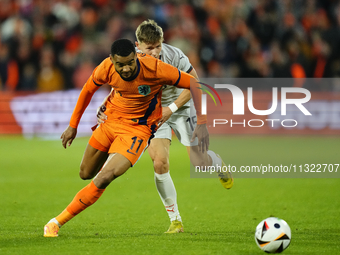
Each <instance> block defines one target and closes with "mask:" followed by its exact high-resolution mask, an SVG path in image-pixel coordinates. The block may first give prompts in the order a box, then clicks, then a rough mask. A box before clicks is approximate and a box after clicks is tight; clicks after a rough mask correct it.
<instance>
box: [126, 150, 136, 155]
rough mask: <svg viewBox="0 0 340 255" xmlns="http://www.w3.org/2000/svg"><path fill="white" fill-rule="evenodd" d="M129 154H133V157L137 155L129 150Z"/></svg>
mask: <svg viewBox="0 0 340 255" xmlns="http://www.w3.org/2000/svg"><path fill="white" fill-rule="evenodd" d="M127 152H128V153H130V154H132V155H136V154H135V153H133V152H131V151H130V149H128V150H127Z"/></svg>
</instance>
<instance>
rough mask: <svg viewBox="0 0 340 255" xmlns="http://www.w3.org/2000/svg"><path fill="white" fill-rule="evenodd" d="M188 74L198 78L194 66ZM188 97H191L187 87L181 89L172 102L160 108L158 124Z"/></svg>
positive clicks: (185, 101)
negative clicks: (160, 116) (160, 115)
mask: <svg viewBox="0 0 340 255" xmlns="http://www.w3.org/2000/svg"><path fill="white" fill-rule="evenodd" d="M189 74H191V75H192V76H194V77H195V78H196V79H197V80H198V75H197V73H196V71H195V69H194V68H192V70H191V72H190V73H189ZM190 99H191V94H190V91H189V90H187V89H185V90H183V91H182V93H181V94H180V95H179V96H178V98H177V99H176V100H175V101H174V102H173V103H172V104H170V105H169V106H167V107H163V108H162V118H161V119H160V122H159V125H162V124H163V123H164V122H166V121H167V120H168V119H169V118H170V117H171V115H172V114H173V113H174V112H176V111H177V110H178V109H179V108H181V107H182V106H183V105H185V104H186V103H187V102H188V101H189V100H190Z"/></svg>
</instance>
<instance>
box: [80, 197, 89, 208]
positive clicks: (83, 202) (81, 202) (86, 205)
mask: <svg viewBox="0 0 340 255" xmlns="http://www.w3.org/2000/svg"><path fill="white" fill-rule="evenodd" d="M79 202H80V203H82V204H83V205H86V206H89V205H87V204H85V203H84V202H83V201H81V198H80V199H79Z"/></svg>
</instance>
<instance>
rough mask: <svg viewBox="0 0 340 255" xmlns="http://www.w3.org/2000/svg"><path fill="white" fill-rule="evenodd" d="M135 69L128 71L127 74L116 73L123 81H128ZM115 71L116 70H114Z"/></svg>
mask: <svg viewBox="0 0 340 255" xmlns="http://www.w3.org/2000/svg"><path fill="white" fill-rule="evenodd" d="M136 68H137V66H136V67H135V69H133V70H131V71H129V72H117V73H118V74H119V76H120V77H121V78H122V79H123V80H126V79H129V78H131V77H132V76H133V75H134V74H135V71H136ZM116 71H117V70H116Z"/></svg>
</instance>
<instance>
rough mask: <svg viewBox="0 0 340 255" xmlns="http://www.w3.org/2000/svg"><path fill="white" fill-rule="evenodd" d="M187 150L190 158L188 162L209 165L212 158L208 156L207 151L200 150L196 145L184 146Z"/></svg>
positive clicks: (195, 164)
mask: <svg viewBox="0 0 340 255" xmlns="http://www.w3.org/2000/svg"><path fill="white" fill-rule="evenodd" d="M186 148H187V152H188V155H189V158H190V162H191V164H192V165H193V166H211V165H212V160H211V158H210V157H209V155H208V153H207V151H205V152H201V151H200V150H199V149H198V145H195V146H186Z"/></svg>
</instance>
